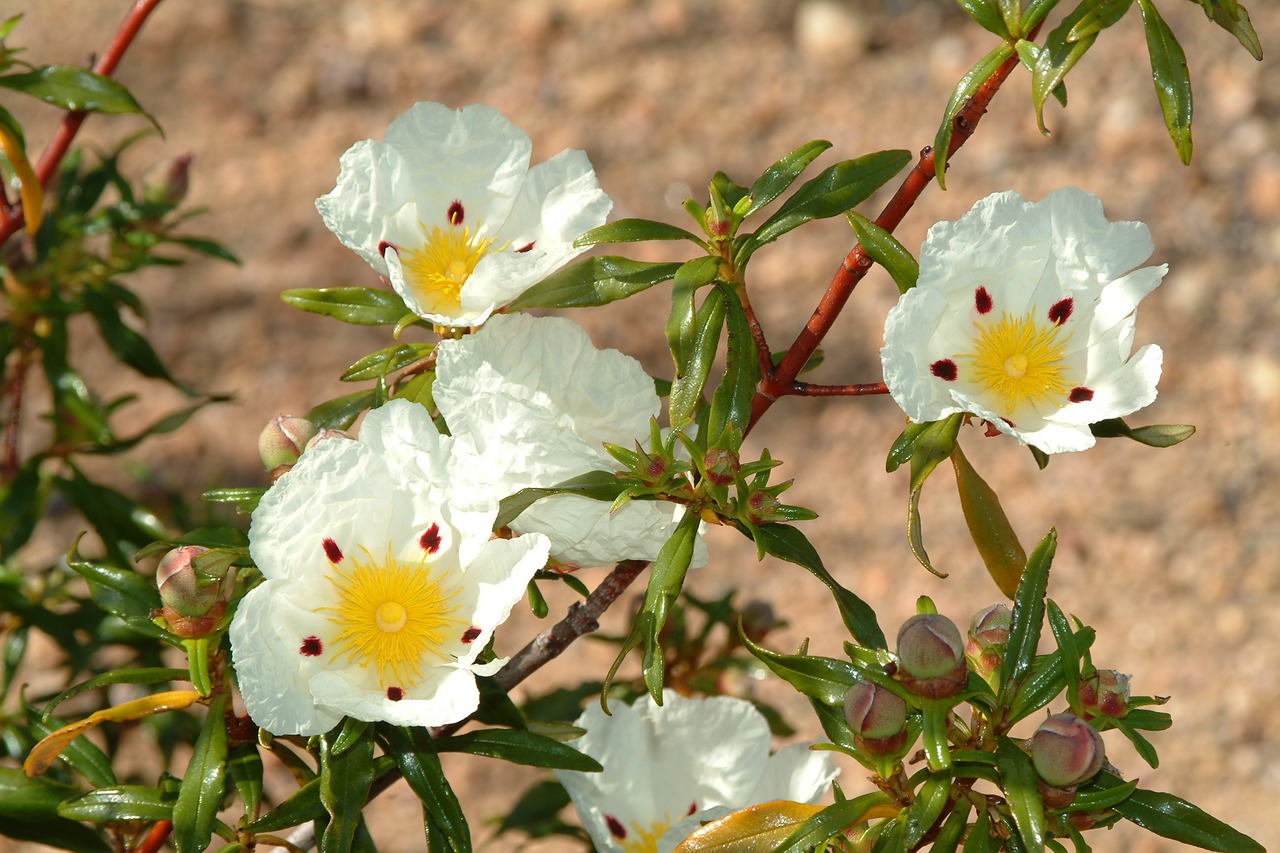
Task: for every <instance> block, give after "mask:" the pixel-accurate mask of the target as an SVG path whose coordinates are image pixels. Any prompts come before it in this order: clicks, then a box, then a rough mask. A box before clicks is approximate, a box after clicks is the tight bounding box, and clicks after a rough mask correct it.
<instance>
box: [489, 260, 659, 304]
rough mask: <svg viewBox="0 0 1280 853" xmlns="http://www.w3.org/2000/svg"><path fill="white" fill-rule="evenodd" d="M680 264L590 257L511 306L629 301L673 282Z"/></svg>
mask: <svg viewBox="0 0 1280 853" xmlns="http://www.w3.org/2000/svg"><path fill="white" fill-rule="evenodd" d="M679 268H680V264H678V263H670V262H661V263H654V262H651V261H633V260H631V259H630V258H620V257H616V256H613V255H602V256H599V257H592V258H587V259H585V260H581V261H578V262H577V263H574V264H570V265H569V266H567V267H565V268H564V269H562V270H559V271H558V272H554V273H552V274H551V275H549V276H547V277H546V278H544V279H543V280H542V281H540V282H538V283H537V284H535V285H534V286H533V287H531V288H529V289H528V290H526V291H525V292H524V293H522V294H520V295H519V296H517V297H516V298H515V300H514V301H513V302H512V303H511V305H510V309H511V310H513V311H516V310H524V309H527V308H590V307H594V306H597V305H608V304H609V303H610V302H617V301H618V300H619V299H626V298H627V297H628V296H634V295H635V294H637V293H640V292H641V291H644V290H648V289H649V288H650V287H653V286H654V285H655V284H658V283H660V282H663V281H669V280H671V279H672V278H673V277H674V276H675V274H676V270H678V269H679Z"/></svg>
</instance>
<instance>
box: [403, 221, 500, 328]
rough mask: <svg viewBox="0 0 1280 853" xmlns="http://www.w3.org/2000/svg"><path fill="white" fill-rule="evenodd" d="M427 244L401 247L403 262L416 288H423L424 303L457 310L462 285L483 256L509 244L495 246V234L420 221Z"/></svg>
mask: <svg viewBox="0 0 1280 853" xmlns="http://www.w3.org/2000/svg"><path fill="white" fill-rule="evenodd" d="M418 224H419V226H421V228H422V235H423V238H424V243H423V245H422V247H421V248H418V249H408V248H405V249H402V250H401V252H400V263H401V265H402V266H403V268H404V270H405V273H406V276H405V277H406V278H407V279H408V280H409V282H410V285H411V286H412V287H414V289H415V290H419V291H422V296H423V297H425V298H424V299H423V301H424V303H427V304H431V305H435V306H438V307H442V308H443V307H450V308H454V309H457V308H459V307H460V306H461V305H462V285H464V284H466V282H467V279H468V278H470V277H471V274H472V273H473V272H475V269H476V265H477V264H479V263H480V259H481V258H483V257H484V256H485V255H487V254H489V252H500V251H502V250H503V249H504V248H506V245H505V244H503V245H502V246H499V247H498V248H496V249H495V248H492V247H493V244H494V242H495V241H496V240H497V238H496V237H483V238H482V237H480V236H479V235H478V234H477V235H475V236H473V235H472V233H471V229H470V228H458V227H457V226H456V225H453V226H450V227H449V228H448V229H447V230H444V229H441V228H440V226H438V225H435V226H432V227H431V228H430V229H429V230H428V228H427V226H426V224H425V223H422V222H419V223H418Z"/></svg>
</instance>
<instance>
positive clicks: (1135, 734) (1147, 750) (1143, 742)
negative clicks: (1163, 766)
mask: <svg viewBox="0 0 1280 853" xmlns="http://www.w3.org/2000/svg"><path fill="white" fill-rule="evenodd" d="M1111 722H1112V723H1113V724H1114V725H1115V727H1116V728H1117V729H1119V730H1120V731H1121V732H1122V733H1123V734H1124V736H1125V737H1127V738H1128V739H1129V742H1130V743H1131V744H1133V750H1134V752H1136V753H1138V755H1139V757H1141V758H1142V760H1143V761H1145V762H1147V765H1148V766H1149V767H1151V768H1152V769H1155V768H1156V767H1159V766H1160V756H1159V755H1158V754H1157V753H1156V748H1155V745H1154V744H1152V743H1151V741H1149V740H1147V739H1146V738H1145V737H1143V736H1142V733H1141V732H1139V731H1138V730H1137V729H1135V728H1134V727H1133V726H1131V725H1129V721H1128V720H1126V719H1124V718H1120V719H1114V718H1113V719H1112V721H1111Z"/></svg>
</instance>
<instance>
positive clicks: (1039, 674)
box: [1005, 628, 1095, 722]
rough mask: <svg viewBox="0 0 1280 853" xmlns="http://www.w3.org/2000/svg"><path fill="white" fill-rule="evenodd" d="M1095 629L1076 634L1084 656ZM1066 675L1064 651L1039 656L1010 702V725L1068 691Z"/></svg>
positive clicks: (1078, 647) (1077, 646) (1084, 629)
mask: <svg viewBox="0 0 1280 853" xmlns="http://www.w3.org/2000/svg"><path fill="white" fill-rule="evenodd" d="M1094 637H1095V634H1094V630H1093V629H1092V628H1083V629H1081V630H1080V631H1077V632H1076V634H1075V641H1074V642H1075V644H1076V648H1077V649H1079V650H1080V653H1081V654H1083V653H1084V651H1085V650H1086V649H1088V647H1089V646H1090V645H1092V643H1093V641H1094ZM1066 678H1067V677H1066V674H1065V670H1064V667H1063V664H1062V652H1060V651H1055V652H1053V653H1052V654H1047V655H1038V656H1037V657H1036V658H1035V660H1034V661H1033V662H1032V664H1031V668H1030V669H1029V670H1028V671H1027V674H1026V676H1025V677H1024V679H1023V680H1022V683H1021V684H1020V685H1019V686H1018V687H1017V689H1016V691H1015V692H1014V695H1013V699H1012V700H1011V701H1009V703H1008V708H1009V710H1008V713H1007V716H1006V718H1005V719H1006V721H1007V722H1013V721H1016V720H1021V719H1022V718H1024V717H1026V716H1028V715H1029V714H1031V713H1032V712H1034V711H1037V710H1039V709H1040V708H1043V707H1044V706H1045V705H1048V704H1049V703H1050V702H1052V701H1053V700H1054V698H1055V697H1057V696H1058V694H1060V693H1061V692H1062V691H1063V690H1065V689H1066V686H1067V681H1066Z"/></svg>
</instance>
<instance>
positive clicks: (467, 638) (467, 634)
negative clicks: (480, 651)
mask: <svg viewBox="0 0 1280 853" xmlns="http://www.w3.org/2000/svg"><path fill="white" fill-rule="evenodd" d="M479 636H480V629H479V628H477V627H476V626H475V625H472V626H471V627H470V628H468V629H467V630H465V631H463V632H462V642H464V643H474V642H475V641H476V637H479Z"/></svg>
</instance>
